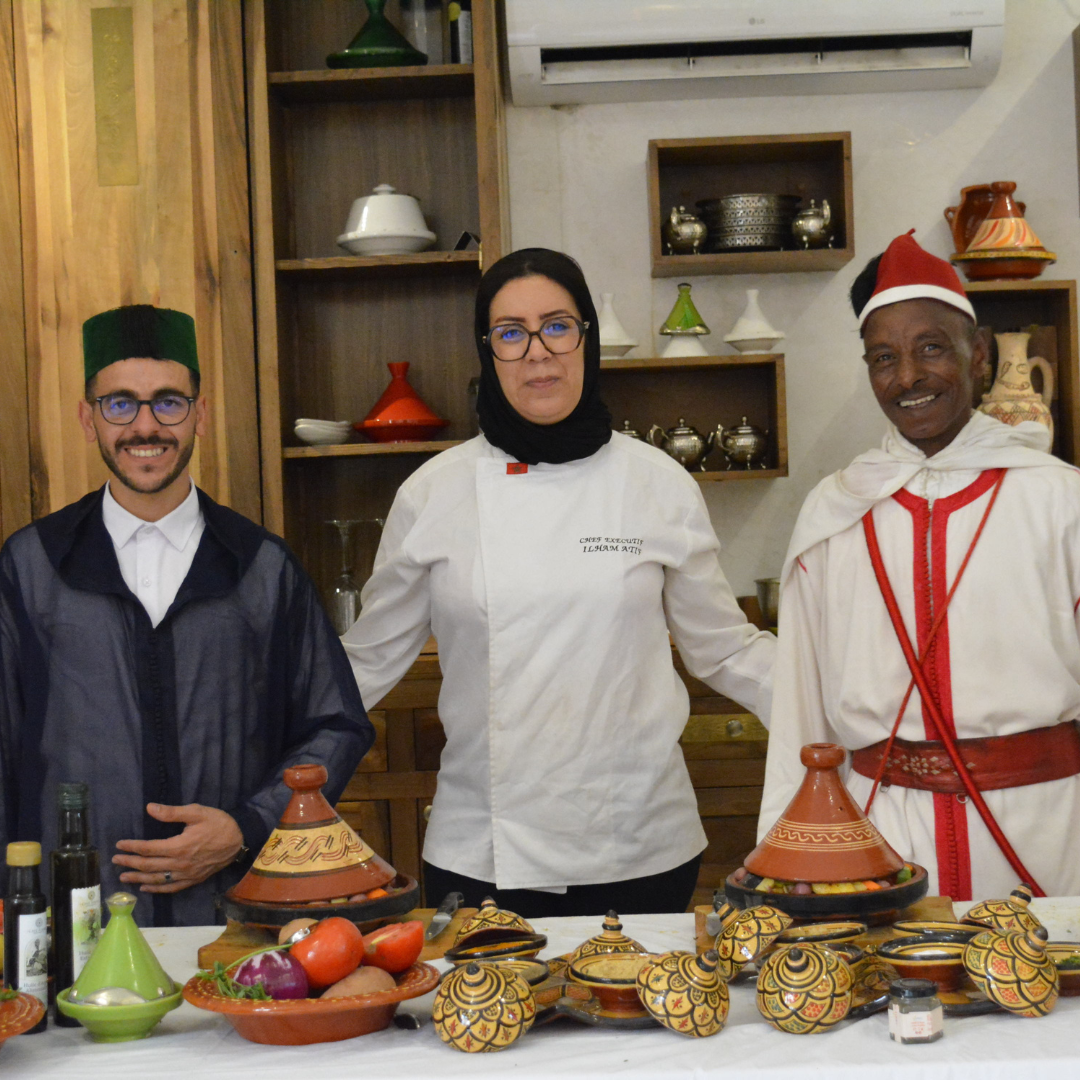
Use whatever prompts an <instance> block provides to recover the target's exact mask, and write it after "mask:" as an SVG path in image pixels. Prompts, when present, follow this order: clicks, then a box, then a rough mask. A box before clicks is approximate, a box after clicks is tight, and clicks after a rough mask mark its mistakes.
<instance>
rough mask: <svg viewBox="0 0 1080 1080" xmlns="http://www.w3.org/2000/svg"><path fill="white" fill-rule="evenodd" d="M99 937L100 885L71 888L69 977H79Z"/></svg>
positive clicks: (73, 978)
mask: <svg viewBox="0 0 1080 1080" xmlns="http://www.w3.org/2000/svg"><path fill="white" fill-rule="evenodd" d="M99 937H101V886H100V885H89V886H87V887H86V888H85V889H72V890H71V978H72V981H74V980H75V979H77V978H78V977H79V973H80V972H81V971H82V969H83V968H84V967H85V966H86V961H87V960H89V959H90V954H91V953H92V952H93V951H94V946H95V945H96V944H97V943H98V938H99Z"/></svg>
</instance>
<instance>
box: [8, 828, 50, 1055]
mask: <svg viewBox="0 0 1080 1080" xmlns="http://www.w3.org/2000/svg"><path fill="white" fill-rule="evenodd" d="M40 867H41V845H40V844H39V843H37V842H35V841H31V840H23V841H17V842H15V843H11V844H8V846H7V892H6V893H5V895H4V985H5V986H9V987H11V989H12V990H21V991H22V992H23V993H25V994H33V995H34V997H36V998H37V999H38V1000H39V1001H40V1002H41V1003H42V1004H43V1005H45V1006H46V1008H47V1007H48V1004H49V959H48V957H49V924H48V916H47V915H46V913H45V906H46V905H45V894H44V893H43V892H42V891H41V871H40ZM47 1024H48V1013H47V1012H46V1014H45V1015H44V1016H43V1017H42V1018H41V1020H40V1022H39V1023H37V1024H35V1025H34V1026H33V1027H32V1028H31V1029H30V1030H29V1032H27V1034H29V1035H34V1034H37V1032H39V1031H44V1030H45V1027H46V1025H47Z"/></svg>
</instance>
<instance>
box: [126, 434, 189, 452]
mask: <svg viewBox="0 0 1080 1080" xmlns="http://www.w3.org/2000/svg"><path fill="white" fill-rule="evenodd" d="M179 445H180V444H179V443H178V442H177V441H176V439H166V438H163V437H162V436H160V435H149V436H143V435H132V436H131V437H130V438H127V439H118V440H117V442H116V449H117V450H126V449H127V448H128V447H130V446H165V447H168V446H179Z"/></svg>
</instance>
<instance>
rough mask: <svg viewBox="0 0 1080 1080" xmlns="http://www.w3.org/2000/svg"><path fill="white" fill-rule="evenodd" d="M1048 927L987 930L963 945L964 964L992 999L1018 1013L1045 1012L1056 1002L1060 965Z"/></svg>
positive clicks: (978, 985) (1036, 1013)
mask: <svg viewBox="0 0 1080 1080" xmlns="http://www.w3.org/2000/svg"><path fill="white" fill-rule="evenodd" d="M1046 937H1047V934H1046V930H1045V928H1043V927H1041V926H1040V927H1039V928H1038V929H1037V930H1009V931H1004V932H1000V933H999V932H998V931H995V930H984V931H983V932H982V933H980V934H976V935H975V937H973V938H972V939H971V941H969V942H968V943H967V945H966V946H964V967H965V968H966V969H967V973H968V974H969V975H970V976H971V979H972V981H973V982H974V983H975V985H976V986H977V987H978V988H979V989H980V990H981V991H982V992H983V993H984V994H985V995H986V996H987V997H988V998H990V1000H991V1001H994V1002H996V1003H997V1004H998V1005H1000V1006H1001V1007H1002V1008H1003V1009H1007V1010H1008V1011H1009V1012H1011V1013H1016V1014H1017V1015H1018V1016H1045V1015H1046V1014H1047V1013H1048V1012H1050V1011H1051V1010H1052V1009H1053V1007H1054V1006H1055V1005H1056V1004H1057V999H1058V994H1059V980H1058V970H1057V965H1056V964H1055V963H1054V960H1053V958H1052V957H1051V956H1048V955H1047V951H1046Z"/></svg>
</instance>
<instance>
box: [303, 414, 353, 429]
mask: <svg viewBox="0 0 1080 1080" xmlns="http://www.w3.org/2000/svg"><path fill="white" fill-rule="evenodd" d="M294 424H303V425H305V426H306V427H335V428H347V427H352V421H351V420H315V419H313V418H312V417H310V416H299V417H297V418H296V420H295V421H294Z"/></svg>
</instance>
